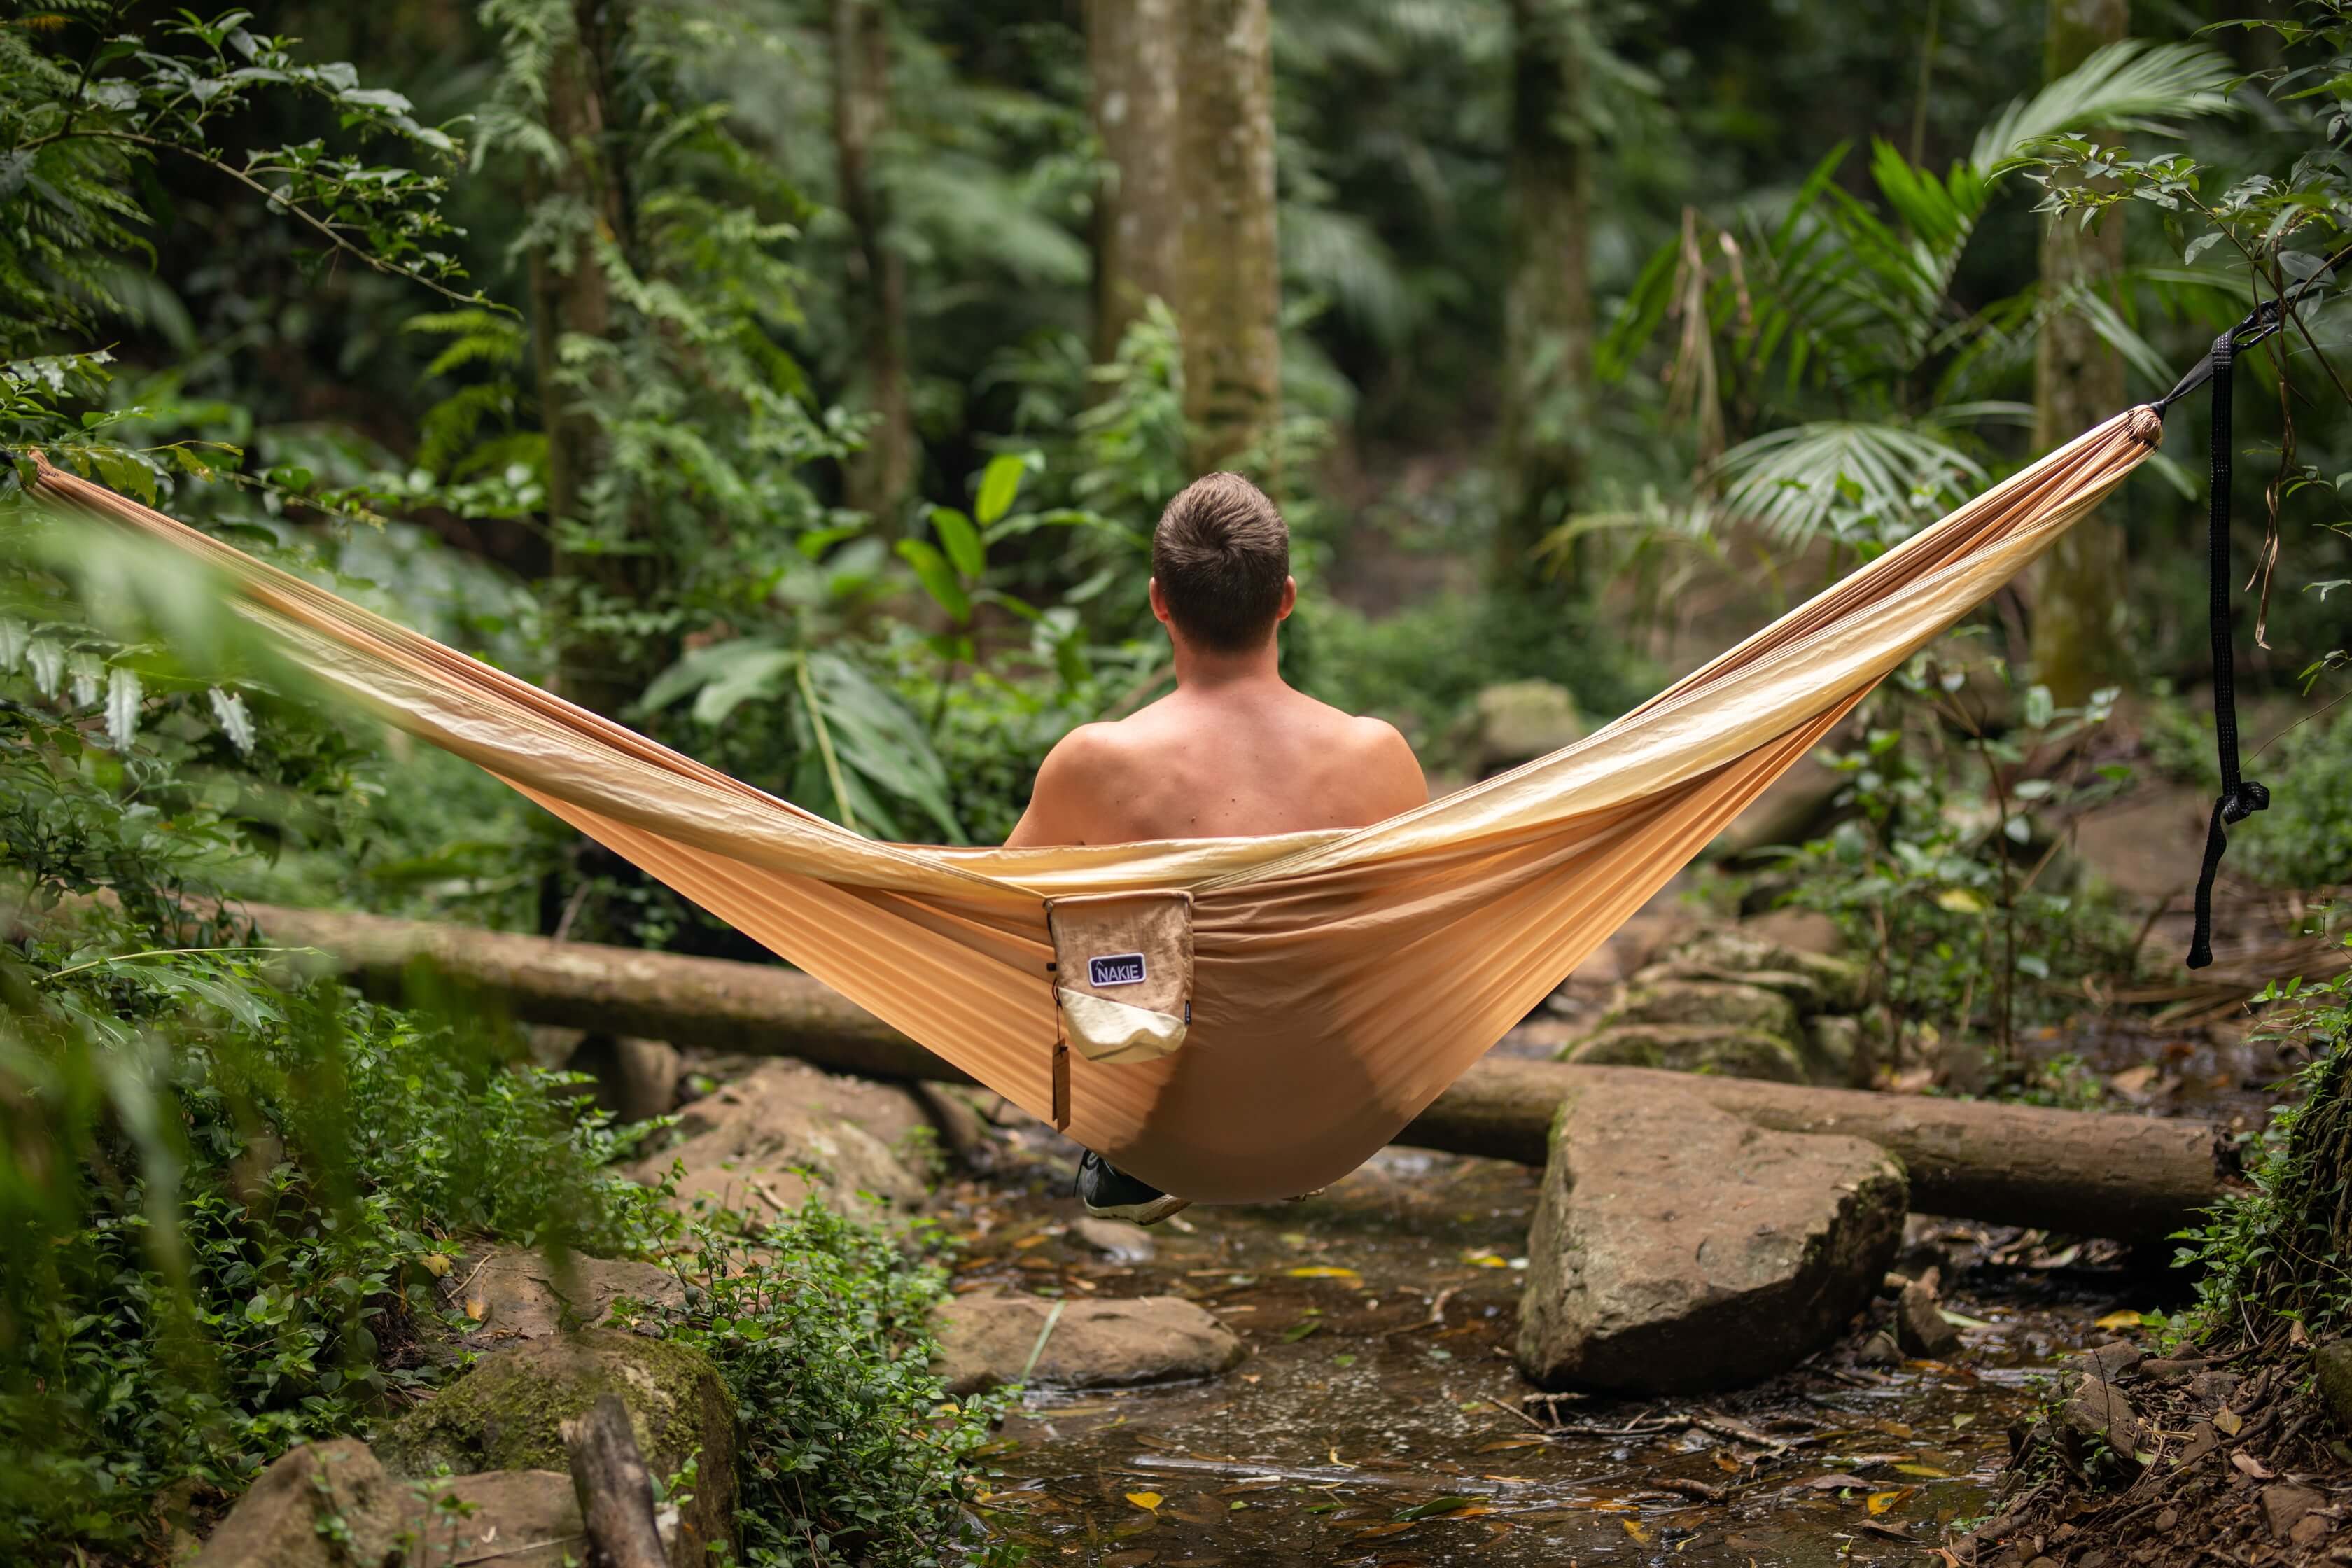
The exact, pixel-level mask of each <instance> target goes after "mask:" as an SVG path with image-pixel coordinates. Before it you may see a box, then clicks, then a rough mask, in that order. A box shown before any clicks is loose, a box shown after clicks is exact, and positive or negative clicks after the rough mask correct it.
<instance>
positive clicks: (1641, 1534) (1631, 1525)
mask: <svg viewBox="0 0 2352 1568" xmlns="http://www.w3.org/2000/svg"><path fill="white" fill-rule="evenodd" d="M1617 1522H1618V1523H1620V1524H1622V1525H1623V1526H1624V1527H1625V1533H1626V1534H1628V1535H1630V1536H1632V1537H1633V1539H1634V1540H1635V1541H1638V1542H1641V1543H1642V1544H1643V1545H1644V1546H1647V1545H1648V1544H1650V1532H1649V1531H1646V1530H1644V1529H1643V1528H1642V1521H1640V1520H1638V1519H1621V1520H1619V1521H1617Z"/></svg>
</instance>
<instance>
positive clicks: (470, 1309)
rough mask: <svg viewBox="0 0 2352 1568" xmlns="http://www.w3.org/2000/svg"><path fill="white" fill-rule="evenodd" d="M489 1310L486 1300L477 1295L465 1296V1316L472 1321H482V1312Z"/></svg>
mask: <svg viewBox="0 0 2352 1568" xmlns="http://www.w3.org/2000/svg"><path fill="white" fill-rule="evenodd" d="M488 1310H490V1304H489V1303H488V1301H485V1300H482V1299H481V1298H480V1297H479V1296H468V1297H467V1298H466V1316H467V1317H469V1318H471V1319H473V1320H474V1321H476V1322H480V1321H482V1314H483V1313H485V1312H487V1311H488Z"/></svg>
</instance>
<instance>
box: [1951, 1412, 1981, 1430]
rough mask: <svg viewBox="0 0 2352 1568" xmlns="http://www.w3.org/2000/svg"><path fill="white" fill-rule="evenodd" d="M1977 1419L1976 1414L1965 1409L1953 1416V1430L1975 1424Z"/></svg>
mask: <svg viewBox="0 0 2352 1568" xmlns="http://www.w3.org/2000/svg"><path fill="white" fill-rule="evenodd" d="M1975 1421H1976V1416H1975V1415H1973V1414H1971V1413H1969V1412H1966V1411H1963V1412H1962V1413H1961V1414H1959V1415H1955V1416H1953V1417H1952V1430H1953V1431H1955V1432H1957V1431H1958V1430H1959V1429H1960V1428H1961V1427H1963V1426H1971V1425H1973V1424H1974V1423H1975Z"/></svg>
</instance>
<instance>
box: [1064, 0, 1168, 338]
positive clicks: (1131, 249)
mask: <svg viewBox="0 0 2352 1568" xmlns="http://www.w3.org/2000/svg"><path fill="white" fill-rule="evenodd" d="M1182 29H1183V21H1182V19H1181V16H1179V15H1178V10H1177V0H1087V68H1088V69H1089V71H1090V72H1091V73H1092V76H1093V79H1094V119H1095V135H1096V136H1097V138H1099V139H1100V141H1101V142H1102V153H1103V158H1104V161H1105V162H1106V163H1108V165H1109V169H1108V173H1106V174H1105V175H1104V177H1103V181H1102V184H1101V186H1100V187H1099V188H1098V189H1097V192H1096V194H1095V351H1094V352H1095V359H1096V361H1097V363H1108V361H1109V360H1111V359H1112V358H1113V357H1114V356H1116V355H1117V354H1118V345H1119V340H1121V339H1122V338H1124V337H1126V336H1127V330H1128V328H1129V327H1130V326H1133V325H1134V324H1135V321H1136V320H1137V318H1138V317H1139V316H1141V315H1142V314H1143V308H1144V305H1145V303H1146V302H1147V301H1149V300H1154V299H1158V300H1163V301H1165V302H1167V303H1168V304H1170V305H1171V307H1172V306H1173V305H1174V303H1175V301H1176V298H1177V284H1178V279H1179V278H1180V276H1181V272H1182V267H1183V257H1184V230H1183V226H1182V224H1181V217H1182V208H1181V200H1182V195H1181V190H1180V188H1179V186H1178V183H1177V156H1176V138H1177V135H1178V132H1179V131H1180V130H1181V126H1182V124H1183V121H1182V120H1181V117H1180V110H1181V96H1180V94H1179V91H1178V89H1177V75H1176V72H1177V54H1178V47H1179V43H1180V41H1181V33H1182Z"/></svg>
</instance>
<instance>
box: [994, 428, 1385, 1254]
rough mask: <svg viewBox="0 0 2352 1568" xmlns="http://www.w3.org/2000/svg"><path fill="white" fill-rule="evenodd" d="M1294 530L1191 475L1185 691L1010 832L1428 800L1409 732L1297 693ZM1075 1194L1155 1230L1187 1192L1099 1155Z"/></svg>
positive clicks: (1336, 817)
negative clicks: (1150, 1181) (1284, 652)
mask: <svg viewBox="0 0 2352 1568" xmlns="http://www.w3.org/2000/svg"><path fill="white" fill-rule="evenodd" d="M1297 599H1298V584H1297V580H1296V579H1294V578H1293V577H1292V576H1291V575H1290V529H1289V527H1288V525H1287V524H1286V523H1285V522H1284V521H1282V514H1281V513H1280V512H1278V511H1276V510H1275V507H1274V503H1273V502H1272V501H1270V500H1267V499H1266V498H1265V494H1264V493H1263V492H1261V491H1260V490H1259V489H1258V488H1257V487H1256V486H1255V485H1253V484H1251V483H1250V482H1249V481H1248V480H1247V479H1243V478H1242V477H1241V476H1240V475H1238V474H1211V475H1209V476H1207V477H1206V478H1204V479H1196V480H1194V481H1193V482H1192V484H1191V485H1189V486H1187V487H1186V488H1185V489H1184V490H1183V491H1182V492H1181V494H1179V495H1178V496H1177V497H1176V499H1175V500H1171V501H1170V502H1169V503H1168V510H1166V511H1164V512H1162V513H1160V526H1159V527H1158V528H1156V529H1155V530H1153V531H1152V535H1151V613H1152V614H1153V615H1155V616H1158V617H1160V624H1161V625H1162V626H1166V627H1167V628H1168V640H1169V642H1170V643H1171V645H1172V646H1173V647H1174V649H1175V664H1176V689H1175V690H1174V691H1172V692H1171V693H1170V694H1169V695H1167V696H1166V697H1163V698H1161V699H1160V700H1159V701H1157V702H1154V703H1153V704H1151V705H1150V707H1148V708H1146V709H1144V710H1142V711H1140V712H1139V713H1136V714H1135V715H1133V716H1132V717H1130V718H1127V719H1123V720H1120V721H1118V722H1116V723H1109V724H1087V725H1083V726H1081V727H1080V728H1078V729H1076V730H1073V731H1070V733H1069V734H1067V735H1066V736H1065V737H1063V739H1062V742H1061V743H1060V744H1059V745H1057V746H1055V748H1054V750H1053V752H1052V753H1051V754H1049V755H1048V756H1047V757H1046V758H1045V766H1043V767H1042V768H1040V769H1038V771H1037V785H1036V788H1035V790H1034V792H1033V793H1032V794H1031V795H1030V798H1029V809H1028V810H1027V811H1026V812H1024V813H1023V814H1022V817H1021V822H1020V825H1019V826H1016V827H1015V828H1014V829H1013V836H1012V837H1010V838H1008V839H1006V840H1005V842H1006V843H1007V844H1008V845H1012V846H1023V845H1043V844H1132V843H1139V842H1143V841H1147V840H1152V839H1163V838H1254V837H1269V836H1272V835H1275V834H1281V833H1299V832H1305V831H1307V830H1309V829H1313V828H1324V827H1361V826H1366V825H1367V824H1370V823H1374V822H1379V821H1381V820H1383V819H1385V818H1387V817H1391V816H1395V815H1396V814H1397V813H1399V812H1401V811H1406V810H1410V809H1411V808H1412V807H1413V806H1417V805H1422V804H1423V802H1425V801H1426V800H1428V798H1429V786H1428V784H1427V783H1426V782H1425V781H1424V780H1423V777H1422V773H1421V763H1419V762H1418V761H1416V760H1415V759H1414V757H1413V754H1412V747H1411V746H1409V745H1407V744H1406V743H1405V739H1404V737H1403V736H1402V735H1400V734H1398V733H1397V731H1396V730H1395V729H1394V728H1393V727H1392V726H1391V725H1388V724H1385V723H1382V722H1381V721H1380V720H1378V719H1358V718H1353V717H1351V716H1349V715H1348V714H1346V713H1342V712H1340V711H1339V710H1338V709H1336V708H1333V707H1331V706H1329V705H1328V703H1322V702H1318V701H1316V700H1314V699H1313V698H1311V697H1308V696H1307V695H1306V694H1305V693H1303V692H1299V691H1295V690H1293V689H1291V688H1290V687H1289V686H1288V685H1286V684H1285V683H1284V681H1283V679H1282V668H1281V656H1280V649H1279V644H1278V639H1277V637H1276V630H1277V628H1278V627H1279V626H1281V624H1282V623H1283V621H1284V620H1285V619H1286V618H1287V617H1288V616H1289V615H1290V611H1291V607H1292V606H1293V605H1296V604H1297ZM1078 1195H1079V1196H1080V1197H1081V1198H1083V1199H1084V1200H1085V1202H1086V1205H1087V1208H1088V1209H1089V1210H1090V1211H1091V1212H1093V1213H1095V1214H1098V1215H1117V1216H1118V1217H1121V1218H1126V1219H1133V1220H1138V1221H1140V1222H1141V1223H1143V1224H1146V1225H1150V1224H1152V1223H1154V1222H1156V1221H1158V1220H1161V1219H1165V1218H1167V1217H1168V1215H1171V1214H1174V1213H1175V1212H1176V1211H1177V1210H1178V1209H1181V1208H1182V1207H1183V1206H1184V1205H1185V1204H1186V1202H1187V1201H1188V1200H1186V1199H1183V1198H1180V1197H1175V1196H1172V1195H1171V1194H1166V1193H1162V1192H1160V1190H1159V1189H1158V1188H1156V1187H1152V1186H1150V1185H1147V1184H1144V1183H1142V1182H1139V1181H1138V1180H1136V1179H1135V1178H1134V1177H1132V1176H1129V1175H1127V1174H1125V1173H1122V1172H1120V1171H1118V1170H1117V1169H1115V1168H1114V1167H1113V1166H1112V1165H1111V1164H1110V1163H1109V1162H1108V1161H1107V1160H1105V1159H1103V1157H1102V1156H1101V1155H1099V1154H1096V1153H1094V1152H1088V1153H1087V1155H1086V1157H1085V1159H1084V1160H1082V1161H1081V1162H1080V1163H1079V1166H1078Z"/></svg>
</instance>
